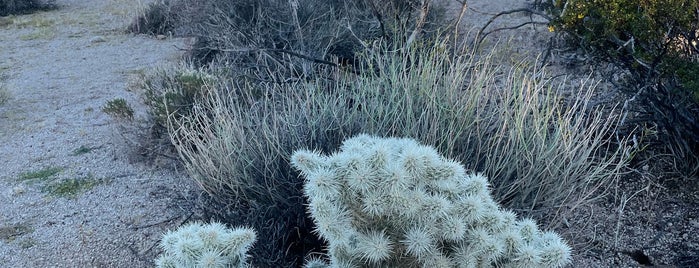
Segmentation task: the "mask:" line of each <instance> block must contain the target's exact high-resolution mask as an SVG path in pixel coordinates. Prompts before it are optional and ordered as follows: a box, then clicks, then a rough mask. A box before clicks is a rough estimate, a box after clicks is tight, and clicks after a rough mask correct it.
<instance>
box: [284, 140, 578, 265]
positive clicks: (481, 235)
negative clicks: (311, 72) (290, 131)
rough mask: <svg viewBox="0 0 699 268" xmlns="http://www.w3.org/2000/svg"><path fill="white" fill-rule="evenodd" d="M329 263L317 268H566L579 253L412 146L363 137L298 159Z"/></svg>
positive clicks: (458, 169)
mask: <svg viewBox="0 0 699 268" xmlns="http://www.w3.org/2000/svg"><path fill="white" fill-rule="evenodd" d="M291 163H292V164H293V166H294V167H295V168H297V169H299V170H300V171H301V173H302V174H303V175H304V177H305V184H304V195H305V196H306V197H307V198H308V200H309V204H308V211H309V213H310V214H311V217H313V219H314V221H315V223H316V231H317V233H318V234H319V235H321V236H322V237H323V239H324V240H325V241H327V242H328V250H327V252H328V254H327V255H328V260H329V263H327V264H323V263H321V262H319V261H317V260H315V261H313V264H312V265H307V266H306V267H307V268H310V267H416V266H420V267H493V266H503V267H542V268H543V267H551V268H553V267H563V266H565V265H567V264H569V263H570V251H571V249H570V247H569V246H568V245H567V244H566V243H565V242H564V241H563V240H562V239H561V238H560V237H559V236H558V235H557V234H556V233H553V232H546V233H544V232H542V231H540V230H539V228H538V227H537V225H536V222H534V221H532V220H531V219H526V220H517V219H516V214H514V213H513V212H511V211H507V210H503V209H502V208H500V206H499V205H498V204H497V203H496V202H495V201H493V199H492V197H491V195H490V193H489V191H488V180H487V179H486V178H485V177H483V176H482V175H479V174H468V173H467V172H466V171H465V170H464V168H463V166H461V164H459V163H458V162H456V161H454V160H451V159H446V158H444V157H442V156H440V155H439V154H438V153H437V151H436V150H434V149H433V148H431V147H429V146H424V145H421V144H419V143H417V142H416V141H415V140H412V139H397V138H379V137H373V136H369V135H359V136H356V137H353V138H351V139H348V140H345V141H344V142H343V143H342V146H341V150H340V151H339V152H336V153H332V154H331V155H321V154H319V153H317V152H313V151H308V150H298V151H296V152H294V154H293V156H292V159H291ZM496 263H497V264H498V265H494V264H496Z"/></svg>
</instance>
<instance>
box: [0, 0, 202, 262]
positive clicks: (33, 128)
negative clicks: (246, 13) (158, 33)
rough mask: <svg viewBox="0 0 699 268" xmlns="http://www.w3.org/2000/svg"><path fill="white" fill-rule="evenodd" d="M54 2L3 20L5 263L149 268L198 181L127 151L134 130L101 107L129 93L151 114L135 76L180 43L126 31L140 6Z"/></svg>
mask: <svg viewBox="0 0 699 268" xmlns="http://www.w3.org/2000/svg"><path fill="white" fill-rule="evenodd" d="M56 3H57V4H58V5H59V8H58V9H56V10H52V11H48V12H40V13H35V14H30V15H24V16H15V17H7V18H1V19H2V20H1V21H0V72H1V73H2V77H3V80H4V81H1V80H0V84H5V86H4V87H5V89H6V90H7V92H8V93H9V95H10V99H9V100H8V101H7V102H6V103H5V104H3V105H1V106H0V162H2V168H0V267H150V266H152V260H153V259H154V257H155V255H156V254H157V251H158V249H157V247H153V245H155V244H156V243H157V241H158V240H159V239H160V235H161V233H162V232H163V231H165V230H166V229H168V228H173V227H176V226H177V225H178V224H180V223H181V222H182V221H183V220H184V219H185V218H186V217H187V216H188V215H187V212H185V211H183V210H182V209H181V208H180V207H181V206H187V205H186V204H187V203H188V202H185V201H184V200H183V198H185V196H187V193H188V192H189V189H191V185H190V184H189V183H188V180H186V178H184V177H183V175H180V174H177V172H175V171H172V170H165V169H158V168H154V167H152V166H146V165H145V164H143V163H139V162H137V161H132V160H130V159H133V157H130V156H131V155H133V154H134V151H135V150H134V148H133V146H130V145H129V143H127V142H126V140H127V139H126V138H125V137H127V136H128V135H129V134H128V133H126V134H124V133H122V131H119V128H118V126H119V125H120V124H119V122H117V121H116V120H115V119H113V118H112V117H110V116H109V115H107V114H105V113H104V112H102V107H103V106H104V105H105V103H106V102H107V101H109V100H113V99H115V98H123V99H125V100H127V102H128V103H129V104H131V105H133V106H134V108H135V110H136V118H144V117H145V115H146V113H145V107H143V105H141V104H139V103H140V97H139V94H138V93H137V92H130V91H128V89H129V81H130V80H132V79H133V78H134V77H136V76H137V74H139V73H143V72H147V71H148V70H149V69H151V68H154V67H156V66H158V65H161V64H167V63H172V62H175V61H176V60H177V59H178V58H179V57H180V54H181V53H180V50H178V49H177V47H183V46H184V45H185V40H183V39H166V40H157V39H156V38H152V37H148V36H135V35H130V34H126V33H125V30H124V29H125V27H126V25H127V23H128V22H129V21H130V20H131V18H133V16H134V14H135V12H136V11H137V9H138V8H140V7H142V6H143V5H144V3H137V2H134V1H127V0H103V1H89V0H59V1H57V2H56ZM42 171H43V172H44V173H45V174H43V175H42V174H39V173H38V172H42ZM51 173H55V174H51ZM32 175H35V176H37V177H40V178H36V179H33V180H29V177H31V176H32ZM66 182H74V184H67V183H66ZM80 183H82V184H80ZM71 185H72V186H71ZM83 185H85V186H86V187H85V189H84V190H83V191H81V192H77V193H75V194H73V195H71V194H70V192H69V194H65V192H64V194H60V193H59V190H60V189H64V188H65V189H73V190H75V189H78V188H79V187H78V186H83ZM60 186H63V187H64V188H59V187H60Z"/></svg>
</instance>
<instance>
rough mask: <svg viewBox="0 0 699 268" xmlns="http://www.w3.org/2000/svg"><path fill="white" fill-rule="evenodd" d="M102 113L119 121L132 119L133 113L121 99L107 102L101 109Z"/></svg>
mask: <svg viewBox="0 0 699 268" xmlns="http://www.w3.org/2000/svg"><path fill="white" fill-rule="evenodd" d="M102 111H103V112H104V113H106V114H109V115H112V116H114V117H116V118H121V119H133V113H134V111H133V108H131V106H130V105H129V104H128V103H126V100H125V99H122V98H116V99H113V100H110V101H108V102H107V103H106V104H105V105H104V107H102Z"/></svg>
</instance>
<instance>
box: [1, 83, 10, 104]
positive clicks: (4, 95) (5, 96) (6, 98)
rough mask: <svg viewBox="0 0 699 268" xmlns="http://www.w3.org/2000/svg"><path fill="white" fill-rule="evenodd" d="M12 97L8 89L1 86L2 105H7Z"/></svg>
mask: <svg viewBox="0 0 699 268" xmlns="http://www.w3.org/2000/svg"><path fill="white" fill-rule="evenodd" d="M11 96H12V95H11V94H10V92H9V91H8V90H7V88H6V87H5V86H4V85H2V84H0V105H3V104H5V103H7V102H8V101H9V100H10V98H11Z"/></svg>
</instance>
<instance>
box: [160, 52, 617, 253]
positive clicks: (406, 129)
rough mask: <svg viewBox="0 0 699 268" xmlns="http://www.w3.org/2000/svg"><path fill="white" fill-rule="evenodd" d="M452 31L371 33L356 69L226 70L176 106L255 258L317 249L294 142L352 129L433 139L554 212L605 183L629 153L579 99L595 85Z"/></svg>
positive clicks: (199, 171) (330, 144)
mask: <svg viewBox="0 0 699 268" xmlns="http://www.w3.org/2000/svg"><path fill="white" fill-rule="evenodd" d="M447 42H449V41H448V40H446V39H444V40H442V41H440V42H428V41H425V42H418V43H416V44H415V45H413V46H411V47H409V48H405V47H396V46H395V43H393V44H391V45H388V44H384V45H381V44H379V45H378V46H376V47H375V48H373V49H371V50H369V51H368V52H367V53H363V54H361V55H360V57H359V58H358V60H359V61H361V62H363V63H364V64H362V65H358V66H359V67H360V68H361V69H360V70H358V71H355V70H352V69H349V70H348V69H331V70H333V71H329V72H328V73H332V74H334V77H333V78H334V79H313V80H302V81H293V82H289V83H277V82H273V81H268V82H259V81H258V80H255V79H251V80H246V79H239V78H237V77H236V78H222V79H220V80H218V81H217V83H215V84H211V85H204V89H205V90H203V91H202V95H201V98H196V99H195V100H194V104H193V105H192V106H191V107H192V108H191V114H189V115H187V116H182V117H178V116H170V117H169V120H168V132H169V133H170V137H171V139H172V142H173V144H174V145H175V147H176V149H177V151H178V153H179V155H180V157H181V159H182V160H183V162H184V164H185V166H186V168H187V170H188V171H189V173H190V174H191V175H192V177H193V178H194V179H195V180H196V181H197V182H198V183H199V184H200V185H201V186H202V187H203V189H205V190H206V191H207V192H208V193H209V194H210V195H211V196H212V197H213V198H215V199H218V200H221V202H220V203H221V204H229V207H227V208H217V209H218V210H220V211H227V210H237V211H243V212H241V213H242V214H244V215H242V216H241V214H236V215H237V218H234V219H230V218H229V219H227V220H233V221H236V220H243V221H247V222H246V224H250V225H251V226H253V227H254V228H256V229H257V230H258V231H259V232H260V237H261V239H264V240H266V241H265V242H263V243H261V247H258V248H256V249H255V250H254V251H253V252H252V254H253V255H254V256H256V257H255V258H253V259H254V261H265V260H267V261H269V262H267V263H264V264H262V263H258V264H259V265H261V266H270V265H272V266H293V264H290V263H294V262H296V265H298V261H300V260H302V259H303V258H304V257H305V255H306V254H307V253H308V251H309V250H316V251H317V250H319V249H320V248H321V247H322V245H320V244H311V243H318V241H315V242H313V241H303V239H309V238H308V237H311V236H312V235H311V230H312V223H311V222H309V221H308V219H306V218H305V215H304V214H305V212H304V209H303V203H304V202H303V196H302V183H301V181H300V180H298V178H297V174H296V173H295V172H294V171H293V170H291V168H290V166H289V163H288V159H289V157H290V156H291V153H292V152H293V150H295V149H297V148H313V149H316V150H319V151H321V152H326V153H328V152H330V150H333V149H334V148H337V147H338V146H339V145H340V143H341V141H342V140H344V139H347V138H348V137H351V136H354V135H356V134H358V133H367V134H370V135H376V136H394V137H410V138H414V139H416V140H418V141H419V142H421V143H423V144H426V145H429V146H434V147H435V148H436V149H437V150H439V151H440V152H443V154H444V155H445V156H447V157H450V158H454V159H457V160H458V161H461V162H462V163H463V164H464V165H465V166H466V168H468V169H470V170H474V171H479V172H483V173H484V174H485V175H486V176H488V177H489V178H491V180H492V191H493V196H494V198H495V199H496V200H497V201H498V202H500V203H501V204H502V205H503V206H504V207H507V208H509V209H514V210H516V211H518V212H520V213H522V214H523V215H525V216H532V217H537V218H547V219H548V220H549V222H551V223H552V224H556V223H558V222H560V221H559V220H560V219H561V217H560V216H561V215H564V214H565V213H566V212H568V211H570V210H571V209H573V208H575V207H576V206H579V205H581V204H585V203H586V202H590V201H592V200H594V199H595V198H598V197H600V196H602V195H603V194H604V190H605V189H606V187H607V186H608V185H609V184H610V183H611V182H612V181H613V180H614V179H615V178H616V177H617V176H618V175H619V173H620V171H621V170H622V169H623V167H624V166H625V164H626V162H625V161H626V157H627V155H626V154H625V152H626V151H625V148H623V147H614V146H612V145H613V144H614V141H613V140H611V139H612V137H613V135H612V133H613V131H614V127H615V125H616V122H617V117H615V115H614V114H615V113H606V112H605V113H602V112H600V111H598V110H594V109H591V108H590V107H587V106H586V105H587V103H588V101H589V99H590V98H591V94H592V92H593V89H594V88H593V87H581V89H580V93H579V94H577V96H576V97H574V98H572V99H571V100H569V101H562V100H561V99H560V97H559V95H557V88H556V83H555V82H554V81H546V80H544V81H542V80H540V79H539V78H538V77H542V73H540V72H539V71H537V70H534V69H532V68H528V67H527V66H525V65H523V66H516V67H514V68H512V69H510V70H502V69H501V68H500V67H498V66H495V65H494V64H492V63H491V62H490V60H489V57H477V56H476V55H475V54H474V53H472V52H467V51H460V52H459V53H456V54H454V53H453V51H451V50H450V49H449V47H448V46H446V45H445V43H447ZM357 73H359V74H357ZM300 246H303V247H305V248H302V249H299V250H300V252H296V251H294V250H297V249H298V247H300ZM290 248H292V249H290ZM282 249H283V250H282ZM279 252H286V256H283V257H282V258H285V260H283V261H280V260H278V259H277V258H278V257H279V255H278V254H279ZM290 252H292V253H293V254H296V255H294V256H291V255H293V254H290ZM282 263H284V264H282Z"/></svg>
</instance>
